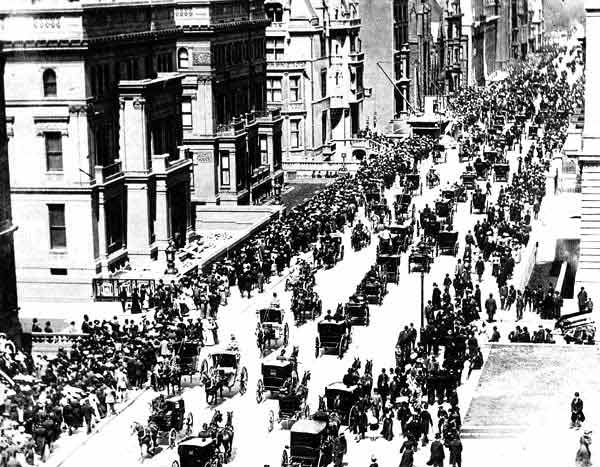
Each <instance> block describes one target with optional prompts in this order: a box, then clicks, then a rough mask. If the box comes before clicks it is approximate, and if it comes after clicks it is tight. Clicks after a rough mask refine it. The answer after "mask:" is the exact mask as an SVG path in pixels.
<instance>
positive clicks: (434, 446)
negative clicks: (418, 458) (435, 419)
mask: <svg viewBox="0 0 600 467" xmlns="http://www.w3.org/2000/svg"><path fill="white" fill-rule="evenodd" d="M445 458H446V453H445V452H444V445H443V444H442V443H441V442H439V441H438V440H435V441H434V442H433V443H431V457H430V458H429V462H427V464H428V465H438V464H442V463H443V462H444V459H445Z"/></svg>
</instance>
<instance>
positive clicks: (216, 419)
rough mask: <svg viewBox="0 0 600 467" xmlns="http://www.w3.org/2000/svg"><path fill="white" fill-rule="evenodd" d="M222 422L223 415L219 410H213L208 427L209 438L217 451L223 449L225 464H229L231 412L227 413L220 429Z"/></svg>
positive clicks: (231, 433) (231, 432)
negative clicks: (214, 442)
mask: <svg viewBox="0 0 600 467" xmlns="http://www.w3.org/2000/svg"><path fill="white" fill-rule="evenodd" d="M222 422H223V414H222V413H221V411H220V410H215V413H214V415H213V417H212V419H211V421H210V423H209V425H208V432H209V433H210V436H211V437H212V438H214V439H215V440H216V445H217V449H220V448H221V447H222V448H223V454H224V458H225V462H226V463H227V462H229V459H230V458H231V451H232V446H233V434H234V429H233V412H227V421H226V423H225V426H224V427H221V423H222Z"/></svg>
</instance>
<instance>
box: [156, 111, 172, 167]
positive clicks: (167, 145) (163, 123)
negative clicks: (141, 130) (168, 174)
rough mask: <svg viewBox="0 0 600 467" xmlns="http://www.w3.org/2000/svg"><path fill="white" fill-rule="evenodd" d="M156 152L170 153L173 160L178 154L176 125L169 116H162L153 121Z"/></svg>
mask: <svg viewBox="0 0 600 467" xmlns="http://www.w3.org/2000/svg"><path fill="white" fill-rule="evenodd" d="M152 142H153V144H154V148H153V150H154V154H169V159H170V160H172V159H174V158H175V157H176V156H177V153H176V146H177V143H176V136H175V127H173V124H172V122H171V120H170V119H169V118H161V119H159V120H156V121H154V122H153V123H152Z"/></svg>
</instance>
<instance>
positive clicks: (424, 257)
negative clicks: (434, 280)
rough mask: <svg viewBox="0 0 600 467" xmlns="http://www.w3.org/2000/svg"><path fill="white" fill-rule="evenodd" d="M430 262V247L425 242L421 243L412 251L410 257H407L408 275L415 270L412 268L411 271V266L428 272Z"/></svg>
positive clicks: (431, 252) (431, 258) (431, 260)
mask: <svg viewBox="0 0 600 467" xmlns="http://www.w3.org/2000/svg"><path fill="white" fill-rule="evenodd" d="M438 233H439V232H438ZM432 262H433V248H432V246H431V245H430V244H429V243H428V242H427V241H421V242H419V244H418V245H417V246H415V247H414V248H413V249H412V251H411V252H410V255H409V256H408V272H409V273H410V272H412V271H414V270H415V269H414V268H412V269H411V265H412V266H418V268H419V270H420V271H423V272H429V271H430V269H431V263H432Z"/></svg>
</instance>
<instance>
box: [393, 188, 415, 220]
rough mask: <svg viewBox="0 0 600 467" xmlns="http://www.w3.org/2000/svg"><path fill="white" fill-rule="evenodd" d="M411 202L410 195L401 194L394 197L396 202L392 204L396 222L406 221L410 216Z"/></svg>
mask: <svg viewBox="0 0 600 467" xmlns="http://www.w3.org/2000/svg"><path fill="white" fill-rule="evenodd" d="M411 202H412V195H410V194H409V193H402V194H399V195H396V201H395V202H394V213H395V215H396V220H397V221H398V220H404V219H408V217H409V216H410V204H411Z"/></svg>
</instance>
